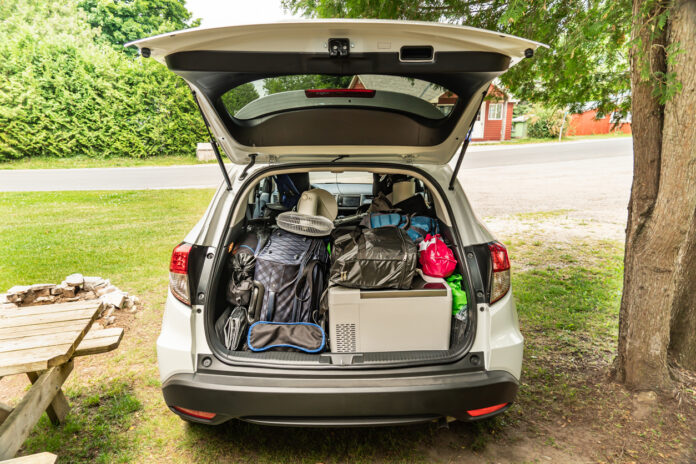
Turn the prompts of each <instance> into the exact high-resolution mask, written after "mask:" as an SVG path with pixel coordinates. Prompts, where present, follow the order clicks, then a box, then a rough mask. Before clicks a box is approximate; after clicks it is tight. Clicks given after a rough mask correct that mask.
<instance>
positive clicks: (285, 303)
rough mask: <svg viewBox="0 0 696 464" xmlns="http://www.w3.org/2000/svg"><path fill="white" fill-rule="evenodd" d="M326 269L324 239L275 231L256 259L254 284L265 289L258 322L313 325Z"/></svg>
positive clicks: (326, 255) (326, 257)
mask: <svg viewBox="0 0 696 464" xmlns="http://www.w3.org/2000/svg"><path fill="white" fill-rule="evenodd" d="M328 266H329V254H328V251H327V250H326V245H325V244H324V240H323V239H321V238H314V237H305V236H303V235H297V234H293V233H291V232H287V231H284V230H281V229H278V230H276V231H274V232H273V233H272V234H271V236H270V237H269V238H268V241H267V242H266V245H265V246H264V247H263V249H262V250H261V252H260V253H259V254H258V256H257V257H256V269H255V271H254V280H256V281H258V282H260V283H261V284H263V287H264V289H265V291H264V294H263V303H262V305H261V315H260V320H262V321H273V322H312V321H313V320H314V317H313V313H314V312H315V311H317V310H318V309H319V300H320V297H321V294H322V292H323V291H324V288H325V287H326V282H327V278H326V275H327V270H328Z"/></svg>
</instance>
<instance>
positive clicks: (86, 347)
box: [73, 327, 123, 357]
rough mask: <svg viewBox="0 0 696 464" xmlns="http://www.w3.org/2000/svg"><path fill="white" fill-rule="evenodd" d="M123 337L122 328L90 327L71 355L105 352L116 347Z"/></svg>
mask: <svg viewBox="0 0 696 464" xmlns="http://www.w3.org/2000/svg"><path fill="white" fill-rule="evenodd" d="M122 338H123V329H122V328H120V327H114V328H111V329H92V330H90V331H89V332H87V335H85V338H83V339H82V341H81V342H80V344H79V345H77V349H76V350H75V354H74V355H73V357H77V356H89V355H92V354H99V353H106V352H109V351H113V350H115V349H116V348H118V345H120V344H121V339H122Z"/></svg>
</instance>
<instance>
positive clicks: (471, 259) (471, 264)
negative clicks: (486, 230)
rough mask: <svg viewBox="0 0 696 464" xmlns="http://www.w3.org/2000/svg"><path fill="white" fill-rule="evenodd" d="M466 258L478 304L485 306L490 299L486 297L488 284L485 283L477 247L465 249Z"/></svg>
mask: <svg viewBox="0 0 696 464" xmlns="http://www.w3.org/2000/svg"><path fill="white" fill-rule="evenodd" d="M464 256H465V259H466V263H467V267H468V268H469V272H470V274H471V281H472V283H473V290H474V298H475V299H476V303H477V304H485V303H487V302H488V298H487V297H486V284H485V283H484V280H483V275H482V274H481V267H480V265H479V262H478V259H477V256H476V245H473V246H468V247H466V248H464Z"/></svg>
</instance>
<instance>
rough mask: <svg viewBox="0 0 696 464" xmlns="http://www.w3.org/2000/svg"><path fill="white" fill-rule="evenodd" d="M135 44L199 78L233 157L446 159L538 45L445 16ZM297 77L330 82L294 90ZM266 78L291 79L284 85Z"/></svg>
mask: <svg viewBox="0 0 696 464" xmlns="http://www.w3.org/2000/svg"><path fill="white" fill-rule="evenodd" d="M128 45H135V46H137V47H139V48H140V50H141V53H142V54H143V56H145V57H147V56H152V57H153V58H155V59H157V60H159V61H161V62H163V63H165V64H166V65H167V66H168V67H169V68H170V69H171V70H172V71H173V72H175V73H176V74H178V75H180V76H181V77H183V78H184V79H185V80H186V81H187V82H188V83H189V84H190V86H191V87H192V89H193V90H194V92H195V94H196V97H197V99H198V101H199V104H200V106H201V109H202V111H203V113H204V115H205V117H206V119H207V121H208V122H209V124H210V126H211V128H212V131H213V133H214V135H215V137H216V140H217V142H218V143H219V144H220V145H221V146H222V147H223V148H224V150H225V152H226V154H227V155H228V156H229V157H230V159H231V160H232V161H233V162H235V163H239V164H246V163H248V162H249V155H251V154H258V156H257V159H258V161H262V162H263V161H269V160H272V161H276V162H297V161H319V160H326V159H335V158H336V157H338V156H342V157H348V158H349V159H350V160H352V161H356V160H360V161H364V160H370V161H384V160H392V161H393V160H400V159H404V158H406V159H410V160H413V161H414V162H417V163H434V164H444V163H447V162H448V161H449V160H450V159H451V158H452V156H453V155H454V153H455V152H456V151H457V149H458V148H459V146H460V145H461V144H462V142H463V140H464V138H465V137H466V135H467V132H468V131H469V128H470V126H471V122H472V121H473V119H474V118H475V116H476V113H477V111H478V108H479V105H480V103H481V101H482V98H483V95H484V94H485V92H486V91H487V90H488V88H489V85H490V83H491V82H492V81H493V79H495V78H496V77H497V76H499V75H500V74H502V73H504V72H505V71H506V70H507V69H508V68H509V67H510V66H512V65H514V64H515V63H517V62H518V61H520V60H521V59H524V58H525V56H527V57H529V56H531V55H532V54H533V51H534V50H535V49H536V48H537V47H538V46H540V45H541V44H539V43H537V42H532V41H529V40H525V39H521V38H518V37H514V36H510V35H506V34H501V33H497V32H490V31H485V30H481V29H474V28H470V27H464V26H455V25H447V24H437V23H423V22H409V21H382V20H322V21H294V22H281V23H273V24H259V25H244V26H230V27H220V28H199V29H190V30H186V31H180V32H173V33H169V34H163V35H159V36H156V37H152V38H148V39H142V40H138V41H135V42H133V43H131V44H128ZM287 76H290V78H288V77H287ZM293 76H294V77H296V79H295V80H292V77H293ZM297 76H307V77H308V78H307V79H308V80H306V81H307V82H310V83H311V82H323V83H324V85H322V86H321V87H322V88H319V89H315V88H303V87H301V86H300V87H297V88H290V89H288V88H287V83H288V82H290V81H292V82H296V81H301V80H302V79H299V78H297ZM314 76H319V78H318V80H317V79H314ZM269 79H276V80H278V79H280V80H281V81H282V79H286V81H282V82H283V83H284V85H286V87H285V88H284V89H283V91H278V92H275V91H273V90H272V87H270V86H268V85H265V84H264V82H265V81H268V80H269ZM287 79H290V80H289V81H287ZM312 79H314V80H312ZM332 79H334V80H332ZM326 82H329V83H333V84H334V85H330V86H328V84H326ZM248 83H253V87H254V89H255V90H256V94H257V95H258V96H259V97H260V98H257V99H255V100H254V101H251V102H249V103H248V104H246V105H245V106H244V107H243V108H233V107H231V106H230V105H231V104H230V103H229V102H230V101H233V100H234V99H233V98H231V97H229V98H228V97H227V95H233V94H232V93H233V92H235V91H238V90H235V89H240V88H241V87H240V86H243V85H244V84H248ZM336 83H338V84H336ZM298 85H300V84H298ZM305 85H306V82H305ZM327 86H328V87H329V88H328V89H327ZM248 89H249V86H247V90H248ZM269 89H271V90H269ZM443 99H444V100H443ZM445 100H447V101H449V104H448V105H439V104H438V101H445ZM346 155H347V156H346Z"/></svg>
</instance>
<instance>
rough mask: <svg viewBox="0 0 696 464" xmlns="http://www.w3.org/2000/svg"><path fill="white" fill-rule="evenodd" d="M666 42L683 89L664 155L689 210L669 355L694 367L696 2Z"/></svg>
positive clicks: (676, 17) (683, 6)
mask: <svg viewBox="0 0 696 464" xmlns="http://www.w3.org/2000/svg"><path fill="white" fill-rule="evenodd" d="M668 40H669V41H670V42H671V43H679V44H680V46H681V48H682V50H683V53H681V54H679V55H678V56H677V59H676V61H675V62H674V64H673V65H672V66H668V69H667V70H668V71H673V72H676V73H677V76H678V77H679V80H680V81H681V83H682V85H683V90H682V92H681V93H680V94H679V95H677V97H676V98H674V99H672V100H670V101H669V102H667V105H666V106H665V128H664V131H663V136H662V137H663V143H662V147H663V148H662V150H663V153H669V154H672V153H674V154H677V153H679V155H677V158H679V159H684V160H686V165H684V166H683V169H684V171H685V172H684V174H685V175H686V177H687V184H685V185H684V186H683V188H684V195H685V196H686V198H687V200H688V201H687V202H686V204H685V205H684V206H685V209H686V211H685V212H686V213H688V214H689V216H690V217H689V218H688V222H687V223H685V224H679V226H682V227H684V228H686V229H687V232H686V237H685V239H684V243H683V244H682V246H681V249H680V250H679V256H678V259H677V265H678V268H677V276H676V278H675V280H674V286H675V290H674V291H675V295H674V301H673V305H672V324H671V339H670V345H669V351H670V355H671V356H672V357H674V358H675V359H676V360H677V361H678V362H679V363H680V364H681V365H682V366H684V367H688V368H690V369H694V370H696V188H695V187H694V183H696V2H695V1H693V0H692V1H681V2H679V3H678V4H677V6H676V8H675V10H674V13H673V15H672V24H671V31H670V37H669V39H668Z"/></svg>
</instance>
